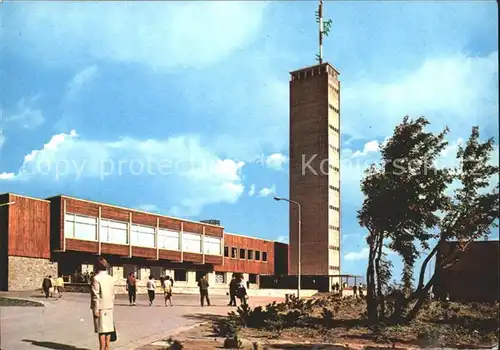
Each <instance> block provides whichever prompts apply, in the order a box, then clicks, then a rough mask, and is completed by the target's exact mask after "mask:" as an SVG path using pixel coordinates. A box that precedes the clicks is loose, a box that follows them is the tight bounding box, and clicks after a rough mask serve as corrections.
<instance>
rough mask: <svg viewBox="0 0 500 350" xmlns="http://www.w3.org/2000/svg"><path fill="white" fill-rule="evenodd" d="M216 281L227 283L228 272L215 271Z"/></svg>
mask: <svg viewBox="0 0 500 350" xmlns="http://www.w3.org/2000/svg"><path fill="white" fill-rule="evenodd" d="M215 283H219V284H225V283H227V280H226V273H225V272H216V273H215Z"/></svg>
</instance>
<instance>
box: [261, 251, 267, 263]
mask: <svg viewBox="0 0 500 350" xmlns="http://www.w3.org/2000/svg"><path fill="white" fill-rule="evenodd" d="M262 261H267V252H262Z"/></svg>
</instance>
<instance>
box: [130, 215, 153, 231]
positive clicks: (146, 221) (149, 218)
mask: <svg viewBox="0 0 500 350" xmlns="http://www.w3.org/2000/svg"><path fill="white" fill-rule="evenodd" d="M156 218H157V216H156V215H152V214H145V213H140V212H133V213H132V222H133V223H134V224H138V225H145V226H152V227H156Z"/></svg>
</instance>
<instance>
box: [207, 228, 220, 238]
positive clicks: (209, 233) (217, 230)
mask: <svg viewBox="0 0 500 350" xmlns="http://www.w3.org/2000/svg"><path fill="white" fill-rule="evenodd" d="M205 235H207V236H214V237H222V236H223V235H224V229H223V228H222V227H216V226H205Z"/></svg>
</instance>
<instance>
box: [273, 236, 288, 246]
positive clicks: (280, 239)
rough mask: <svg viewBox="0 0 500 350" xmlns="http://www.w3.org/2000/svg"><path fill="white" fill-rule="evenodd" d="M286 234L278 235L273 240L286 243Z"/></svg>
mask: <svg viewBox="0 0 500 350" xmlns="http://www.w3.org/2000/svg"><path fill="white" fill-rule="evenodd" d="M288 238H289V237H288V236H284V235H283V236H278V237H277V238H276V239H275V241H276V242H281V243H287V244H288Z"/></svg>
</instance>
